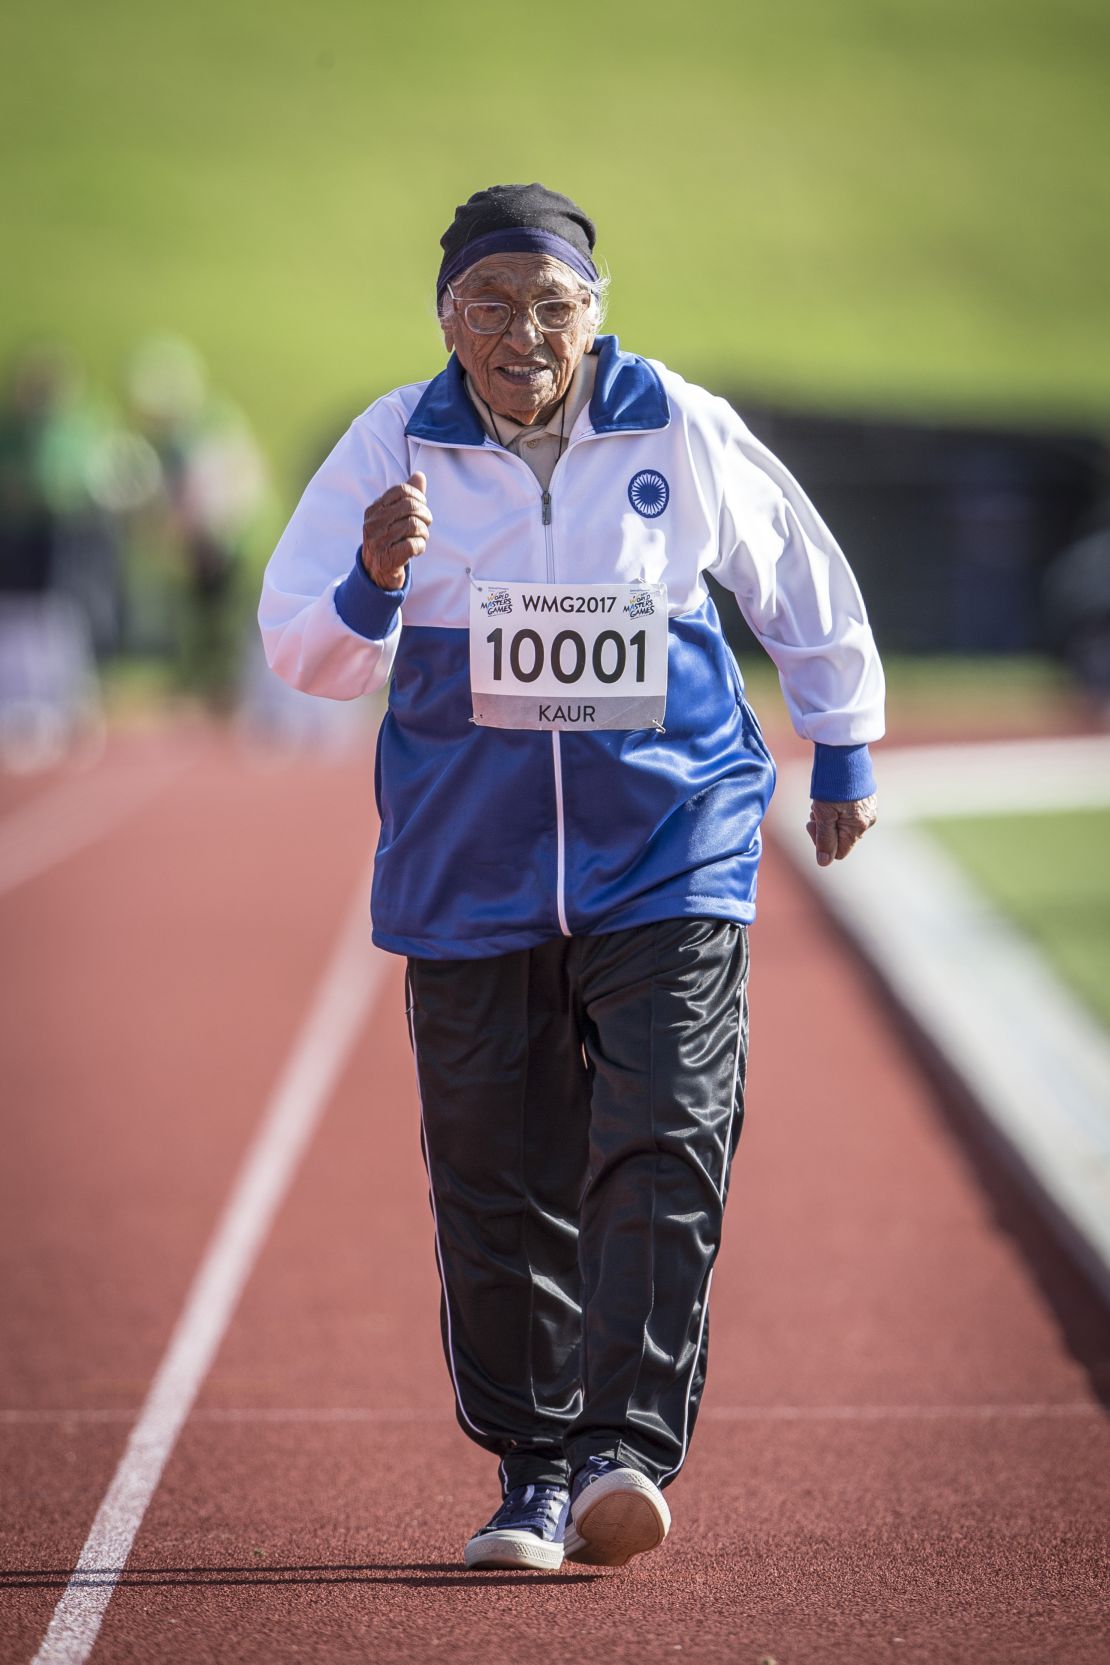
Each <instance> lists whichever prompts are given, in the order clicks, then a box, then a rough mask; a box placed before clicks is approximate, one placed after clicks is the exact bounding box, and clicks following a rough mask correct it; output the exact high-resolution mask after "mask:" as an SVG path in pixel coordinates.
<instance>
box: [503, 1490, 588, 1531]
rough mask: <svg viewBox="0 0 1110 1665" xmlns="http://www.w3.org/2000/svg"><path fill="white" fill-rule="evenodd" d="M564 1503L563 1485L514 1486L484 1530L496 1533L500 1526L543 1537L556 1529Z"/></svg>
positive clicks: (564, 1492)
mask: <svg viewBox="0 0 1110 1665" xmlns="http://www.w3.org/2000/svg"><path fill="white" fill-rule="evenodd" d="M566 1501H567V1494H566V1491H565V1490H564V1488H563V1487H562V1486H514V1487H513V1489H512V1490H511V1491H510V1492H506V1494H505V1501H504V1503H502V1505H501V1507H500V1509H498V1511H497V1513H496V1514H495V1515H494V1517H493V1519H492V1520H491V1521H490V1523H489V1525H488V1526H487V1527H485V1528H483V1530H484V1531H486V1532H496V1531H497V1530H498V1529H499V1528H501V1527H513V1528H514V1529H515V1530H516V1531H524V1532H535V1533H537V1534H538V1535H539V1536H540V1537H541V1538H545V1537H547V1535H548V1534H549V1533H550V1532H553V1531H555V1529H556V1528H557V1526H558V1524H559V1517H560V1516H561V1515H562V1512H563V1510H564V1508H565V1507H566Z"/></svg>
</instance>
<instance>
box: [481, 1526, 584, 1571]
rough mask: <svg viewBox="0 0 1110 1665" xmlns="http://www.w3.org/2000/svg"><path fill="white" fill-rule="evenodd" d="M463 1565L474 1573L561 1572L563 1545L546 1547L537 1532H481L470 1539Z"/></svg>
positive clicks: (548, 1545)
mask: <svg viewBox="0 0 1110 1665" xmlns="http://www.w3.org/2000/svg"><path fill="white" fill-rule="evenodd" d="M463 1561H464V1562H465V1564H466V1565H467V1567H469V1568H470V1569H471V1570H472V1571H474V1570H476V1569H485V1568H488V1569H489V1570H490V1571H491V1572H492V1571H495V1570H496V1569H498V1568H504V1569H506V1570H509V1571H511V1570H513V1569H514V1568H515V1569H516V1570H517V1571H521V1570H523V1571H524V1572H558V1570H559V1568H560V1567H561V1566H562V1564H563V1546H562V1544H545V1543H544V1541H543V1539H542V1538H537V1537H536V1534H535V1533H534V1532H512V1531H506V1532H482V1533H478V1534H477V1535H476V1536H475V1537H473V1538H471V1540H470V1542H469V1543H468V1544H467V1546H466V1548H465V1549H464V1550H463Z"/></svg>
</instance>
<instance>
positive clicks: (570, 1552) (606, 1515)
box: [563, 1468, 671, 1567]
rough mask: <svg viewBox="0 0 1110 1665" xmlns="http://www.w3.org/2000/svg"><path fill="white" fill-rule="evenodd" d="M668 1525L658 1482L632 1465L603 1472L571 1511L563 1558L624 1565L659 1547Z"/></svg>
mask: <svg viewBox="0 0 1110 1665" xmlns="http://www.w3.org/2000/svg"><path fill="white" fill-rule="evenodd" d="M670 1529H671V1511H670V1510H669V1509H668V1508H667V1502H666V1499H665V1498H664V1496H663V1493H662V1492H661V1491H660V1490H659V1488H658V1486H654V1485H652V1483H651V1481H650V1480H649V1479H648V1477H647V1475H646V1474H640V1473H639V1472H638V1470H636V1469H634V1468H620V1469H614V1470H613V1472H612V1474H603V1475H602V1477H601V1479H600V1480H595V1481H594V1482H593V1484H592V1485H591V1486H587V1487H586V1490H585V1491H584V1492H583V1493H582V1495H581V1497H579V1499H578V1501H577V1502H576V1503H575V1505H574V1508H573V1509H572V1510H571V1517H570V1520H569V1521H568V1523H567V1530H566V1536H565V1538H564V1539H563V1553H564V1557H565V1559H566V1560H568V1561H577V1562H578V1563H579V1564H580V1565H581V1564H584V1565H586V1566H589V1567H623V1566H624V1565H625V1564H626V1563H627V1562H629V1561H631V1559H632V1557H633V1556H634V1555H643V1554H644V1552H645V1551H646V1550H649V1549H658V1547H659V1545H660V1544H661V1543H662V1542H663V1539H664V1538H665V1537H666V1536H667V1533H668V1532H669V1531H670Z"/></svg>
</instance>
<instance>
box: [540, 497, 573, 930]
mask: <svg viewBox="0 0 1110 1665" xmlns="http://www.w3.org/2000/svg"><path fill="white" fill-rule="evenodd" d="M540 521H541V523H542V525H543V544H544V554H545V557H546V560H547V582H548V583H549V584H553V583H554V582H555V540H554V535H553V533H552V531H551V493H550V491H548V490H547V489H546V488H545V489H544V491H543V492H542V494H541V496H540ZM560 741H561V736H560V734H559V731H558V729H557V728H553V729H552V730H551V762H552V765H553V767H554V770H555V912H556V914H557V915H558V919H559V929H560V931H562V933H563V935H564V936H565V937H569V936H570V926H569V925H568V924H567V895H566V890H567V846H566V828H565V825H564V822H563V752H562V746H561V744H560Z"/></svg>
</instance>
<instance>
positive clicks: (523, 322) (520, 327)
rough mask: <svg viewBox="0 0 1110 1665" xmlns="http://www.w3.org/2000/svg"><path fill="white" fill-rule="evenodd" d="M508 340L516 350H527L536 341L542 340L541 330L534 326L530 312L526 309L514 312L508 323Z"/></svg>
mask: <svg viewBox="0 0 1110 1665" xmlns="http://www.w3.org/2000/svg"><path fill="white" fill-rule="evenodd" d="M508 334H509V342H510V344H511V345H512V346H513V347H515V348H516V350H517V351H518V352H527V351H528V349H529V348H530V347H534V346H535V344H536V342H537V341H542V340H543V331H542V330H538V329H537V328H536V324H535V320H534V319H533V317H532V314H531V312H529V311H527V310H526V309H522V310H521V311H519V312H517V313H516V314H514V317H513V321H512V323H511V324H510V325H509V331H508Z"/></svg>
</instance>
